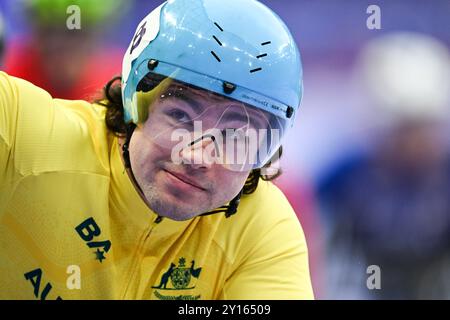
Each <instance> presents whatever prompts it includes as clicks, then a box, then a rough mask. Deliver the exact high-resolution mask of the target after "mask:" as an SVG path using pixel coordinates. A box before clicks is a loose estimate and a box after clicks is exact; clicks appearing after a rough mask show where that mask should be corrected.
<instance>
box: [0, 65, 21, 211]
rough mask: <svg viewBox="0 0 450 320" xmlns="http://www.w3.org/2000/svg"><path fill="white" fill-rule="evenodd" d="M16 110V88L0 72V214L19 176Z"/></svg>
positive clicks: (9, 79) (4, 74)
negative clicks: (15, 157) (15, 142)
mask: <svg viewBox="0 0 450 320" xmlns="http://www.w3.org/2000/svg"><path fill="white" fill-rule="evenodd" d="M17 110H18V96H17V88H16V86H15V85H14V83H13V82H12V81H11V78H10V77H9V76H8V75H7V74H6V73H4V72H0V216H1V214H2V212H3V209H4V206H5V205H6V203H7V200H8V199H9V197H10V195H11V190H12V189H13V186H14V183H15V181H16V180H17V179H18V178H19V176H18V174H17V172H16V171H15V169H14V154H13V150H14V141H15V132H16V123H17V113H18V112H17Z"/></svg>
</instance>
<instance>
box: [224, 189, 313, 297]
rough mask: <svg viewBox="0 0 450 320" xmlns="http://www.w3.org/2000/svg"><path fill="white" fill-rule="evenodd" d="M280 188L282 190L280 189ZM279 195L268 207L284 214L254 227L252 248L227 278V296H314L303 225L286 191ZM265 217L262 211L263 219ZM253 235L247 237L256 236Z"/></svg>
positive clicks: (278, 214) (225, 294)
mask: <svg viewBox="0 0 450 320" xmlns="http://www.w3.org/2000/svg"><path fill="white" fill-rule="evenodd" d="M274 188H275V187H274ZM277 192H279V193H280V194H281V191H279V190H278V189H277ZM279 199H280V201H272V202H271V203H267V205H265V207H267V208H268V211H267V212H269V211H270V212H272V216H275V217H282V218H281V219H280V218H276V219H274V220H272V221H273V222H272V223H261V222H260V223H257V224H255V225H254V226H252V227H251V229H253V231H252V232H251V234H252V235H253V236H252V237H254V239H253V241H252V244H251V249H250V250H249V252H248V253H246V254H245V257H244V258H243V259H239V260H240V262H239V265H238V266H236V267H235V269H234V271H233V272H232V274H231V276H229V278H228V279H227V280H226V283H225V286H224V290H223V293H222V298H223V299H227V300H244V299H248V300H266V299H268V300H277V299H283V300H291V299H294V300H303V299H305V300H306V299H307V300H311V299H314V294H313V290H312V285H311V278H310V273H309V265H308V249H307V245H306V240H305V236H304V234H303V230H302V227H301V225H300V223H299V221H298V219H297V217H296V215H295V212H294V210H293V209H292V207H291V206H290V204H289V202H288V200H287V199H286V198H285V197H284V195H282V194H281V195H280V198H279ZM261 213H264V212H261ZM258 215H259V213H258ZM262 217H264V215H259V219H261V218H262ZM269 220H270V219H269ZM250 225H251V224H250ZM249 235H250V234H248V235H246V236H245V238H246V240H244V241H247V242H250V241H251V240H252V239H251V238H252V237H249Z"/></svg>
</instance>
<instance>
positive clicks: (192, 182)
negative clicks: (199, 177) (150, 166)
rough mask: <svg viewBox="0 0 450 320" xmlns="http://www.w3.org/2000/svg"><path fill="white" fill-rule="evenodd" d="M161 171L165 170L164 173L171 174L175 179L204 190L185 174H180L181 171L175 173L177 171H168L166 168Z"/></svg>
mask: <svg viewBox="0 0 450 320" xmlns="http://www.w3.org/2000/svg"><path fill="white" fill-rule="evenodd" d="M163 171H165V172H166V173H168V174H170V175H171V176H173V177H175V179H178V180H180V181H181V182H183V183H185V184H188V185H190V186H192V187H194V188H197V189H200V190H202V191H206V189H205V188H203V187H201V186H200V184H199V183H198V182H196V181H194V180H192V179H190V178H188V177H186V176H185V175H183V174H181V173H177V172H173V171H169V170H166V169H163Z"/></svg>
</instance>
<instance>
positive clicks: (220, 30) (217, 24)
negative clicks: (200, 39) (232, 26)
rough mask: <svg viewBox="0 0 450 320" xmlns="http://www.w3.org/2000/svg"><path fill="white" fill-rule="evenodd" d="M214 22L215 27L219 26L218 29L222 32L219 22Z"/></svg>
mask: <svg viewBox="0 0 450 320" xmlns="http://www.w3.org/2000/svg"><path fill="white" fill-rule="evenodd" d="M214 24H215V25H216V27H217V28H219V30H220V31H222V32H223V29H222V27H221V26H219V24H218V23H217V22H214Z"/></svg>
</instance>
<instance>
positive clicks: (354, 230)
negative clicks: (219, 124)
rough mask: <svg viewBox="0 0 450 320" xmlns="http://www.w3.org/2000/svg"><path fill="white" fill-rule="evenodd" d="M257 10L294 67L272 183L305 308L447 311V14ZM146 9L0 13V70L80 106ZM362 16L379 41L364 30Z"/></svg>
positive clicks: (355, 3) (333, 6)
mask: <svg viewBox="0 0 450 320" xmlns="http://www.w3.org/2000/svg"><path fill="white" fill-rule="evenodd" d="M261 2H263V3H265V4H266V5H268V6H269V7H270V8H272V9H273V10H274V11H275V12H276V13H278V15H279V16H280V17H281V18H282V19H283V20H284V21H285V22H286V24H287V25H288V27H289V28H290V30H291V31H292V33H293V35H294V37H295V39H296V40H297V43H298V45H299V47H300V50H301V53H302V59H303V64H304V77H305V78H304V81H305V83H304V85H305V96H304V100H303V102H302V106H301V112H300V113H299V116H298V118H297V123H296V126H295V129H294V130H293V132H291V133H290V134H289V137H288V140H287V141H286V143H285V144H284V154H283V158H282V161H281V164H282V168H283V171H284V175H283V176H281V177H280V178H279V179H278V180H277V182H276V183H277V185H278V186H279V187H280V188H281V189H282V190H283V191H284V192H285V194H286V195H287V197H288V199H289V201H290V202H291V204H292V205H293V207H294V208H295V210H296V212H297V215H298V217H299V219H300V221H301V223H302V225H303V228H304V230H305V234H306V238H307V242H308V246H309V250H310V268H311V274H312V279H313V286H314V291H315V295H316V298H318V299H450V152H449V151H450V100H449V92H450V90H449V89H450V88H449V86H450V81H449V79H450V58H449V46H450V25H449V16H450V1H448V0H434V1H421V0H395V1H364V0H346V1H338V0H320V1H313V0H295V1H292V0H262V1H261ZM160 3H162V1H154V0H134V1H121V0H107V1H105V0H72V1H70V0H20V1H18V0H1V1H0V65H1V69H2V70H5V71H6V72H8V73H9V74H11V75H14V76H18V77H21V78H24V79H27V80H29V81H31V82H33V83H35V84H36V85H38V86H40V87H42V88H44V89H46V90H47V91H49V92H50V93H51V94H52V95H53V96H54V97H57V98H66V99H92V98H93V97H95V96H96V94H98V92H99V90H101V88H102V87H103V85H104V84H105V83H106V82H107V81H108V80H109V79H111V78H112V77H113V76H115V75H118V74H120V70H121V60H122V55H123V53H124V51H125V49H126V48H127V46H128V44H129V42H130V40H131V37H132V35H133V34H134V31H135V28H136V26H137V24H138V22H139V21H140V20H141V19H142V18H143V17H144V16H146V15H147V14H148V13H149V12H150V11H151V10H152V9H154V8H155V7H156V6H158V5H159V4H160ZM71 4H76V5H78V6H79V7H80V8H81V29H79V30H78V29H75V30H69V29H68V28H67V26H66V22H67V19H68V17H69V16H70V14H69V13H67V12H66V9H67V7H68V6H70V5H71ZM374 4H375V5H377V6H378V7H379V8H380V13H381V15H380V26H381V29H369V27H368V25H367V21H368V20H369V21H372V22H373V20H371V18H370V17H371V15H372V14H373V12H370V13H367V10H368V7H369V6H370V5H374ZM370 24H371V23H370V22H369V25H370ZM374 265H375V266H378V267H379V270H380V283H379V284H380V286H379V287H380V288H379V289H377V288H375V289H370V288H371V286H368V282H370V283H372V284H373V281H372V280H373V279H372V280H371V279H369V278H370V276H371V275H373V272H370V271H369V270H372V269H371V268H369V266H374ZM368 268H369V269H368Z"/></svg>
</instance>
